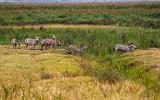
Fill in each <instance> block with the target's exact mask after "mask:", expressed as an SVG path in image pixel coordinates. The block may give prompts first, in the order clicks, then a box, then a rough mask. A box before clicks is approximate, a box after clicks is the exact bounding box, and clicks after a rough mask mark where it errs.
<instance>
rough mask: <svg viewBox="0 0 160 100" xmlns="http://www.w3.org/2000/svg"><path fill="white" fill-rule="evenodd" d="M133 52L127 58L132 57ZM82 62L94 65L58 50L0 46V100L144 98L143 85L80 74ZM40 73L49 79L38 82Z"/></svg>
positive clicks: (116, 99) (135, 53)
mask: <svg viewBox="0 0 160 100" xmlns="http://www.w3.org/2000/svg"><path fill="white" fill-rule="evenodd" d="M137 52H138V51H137ZM137 52H133V53H130V54H129V55H133V56H135V57H136V56H137ZM157 53H158V51H157ZM82 63H83V66H84V64H90V65H93V64H97V63H96V62H94V61H93V62H89V61H87V60H85V59H82V58H81V57H77V56H73V55H66V54H65V53H63V52H62V51H59V50H47V51H40V50H26V49H24V48H22V49H20V50H13V49H12V48H11V46H0V76H1V77H0V99H14V100H20V99H42V100H53V99H60V100H61V99H62V100H104V99H111V100H113V99H114V100H119V99H122V100H124V99H125V100H128V99H131V100H135V99H137V100H138V99H146V96H145V94H144V91H145V90H146V89H145V87H144V86H143V85H140V84H138V83H136V82H133V81H130V80H121V81H120V82H118V83H114V84H110V83H108V82H104V83H101V82H99V81H98V80H97V79H96V78H94V77H89V76H85V75H83V74H80V73H81V70H83V68H81V66H82ZM66 70H67V72H66ZM41 72H47V73H50V74H52V75H53V78H50V79H46V80H45V79H41V77H40V73H41ZM64 73H65V74H66V73H68V74H69V75H66V76H65V75H64Z"/></svg>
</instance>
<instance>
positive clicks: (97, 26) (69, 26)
mask: <svg viewBox="0 0 160 100" xmlns="http://www.w3.org/2000/svg"><path fill="white" fill-rule="evenodd" d="M119 27H120V26H110V25H108V26H106V25H86V24H81V25H67V24H42V25H40V24H38V25H21V26H18V25H9V26H8V25H7V26H5V25H3V26H0V28H14V29H20V28H34V29H39V28H76V29H77V28H78V29H82V28H83V29H92V28H94V29H111V28H112V29H113V28H119ZM121 28H127V27H121Z"/></svg>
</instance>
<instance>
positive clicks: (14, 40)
mask: <svg viewBox="0 0 160 100" xmlns="http://www.w3.org/2000/svg"><path fill="white" fill-rule="evenodd" d="M11 44H12V46H13V49H17V46H18V49H20V41H19V40H17V39H12V40H11Z"/></svg>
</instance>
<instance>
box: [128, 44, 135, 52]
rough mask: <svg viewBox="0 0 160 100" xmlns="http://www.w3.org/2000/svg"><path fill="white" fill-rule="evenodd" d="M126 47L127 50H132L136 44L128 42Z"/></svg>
mask: <svg viewBox="0 0 160 100" xmlns="http://www.w3.org/2000/svg"><path fill="white" fill-rule="evenodd" d="M128 48H129V51H133V50H135V49H137V47H136V45H135V44H134V43H130V44H129V45H128Z"/></svg>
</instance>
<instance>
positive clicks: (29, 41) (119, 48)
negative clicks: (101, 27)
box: [11, 36, 137, 54]
mask: <svg viewBox="0 0 160 100" xmlns="http://www.w3.org/2000/svg"><path fill="white" fill-rule="evenodd" d="M39 41H40V40H39V37H37V36H36V38H34V39H33V38H26V39H25V42H24V43H25V45H26V48H28V46H33V49H35V46H36V45H37V44H38V43H39ZM40 43H41V50H43V47H45V49H46V50H47V49H48V48H50V47H51V46H52V48H55V47H57V46H61V45H62V42H61V40H58V39H56V38H55V37H52V38H47V39H42V40H41V42H40ZM11 44H12V46H13V49H20V41H19V40H18V39H15V38H14V39H12V40H11ZM86 48H87V46H86V45H73V44H71V45H70V46H69V47H68V49H67V53H69V54H77V53H82V52H83V50H84V49H86ZM136 48H137V47H136V45H135V44H134V43H130V44H129V45H123V44H117V45H116V46H115V47H114V51H115V52H130V51H133V50H135V49H136Z"/></svg>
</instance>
